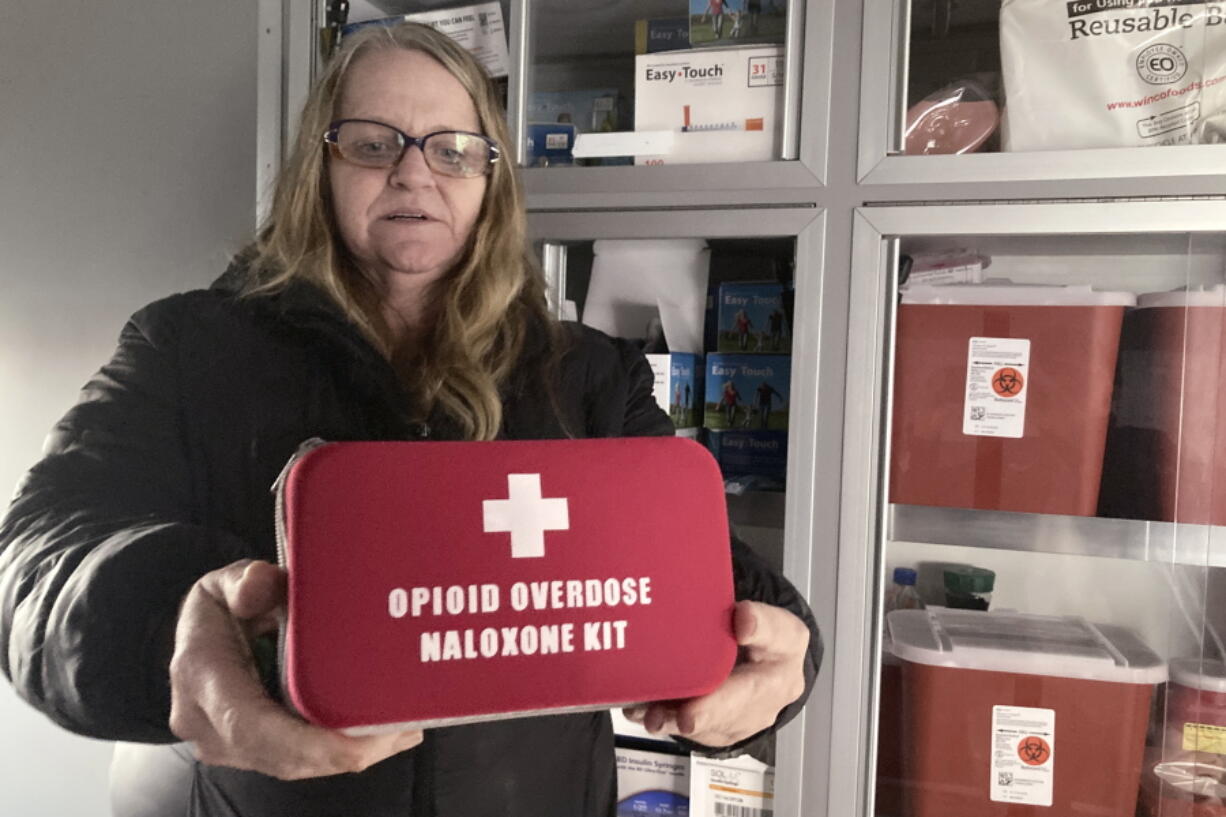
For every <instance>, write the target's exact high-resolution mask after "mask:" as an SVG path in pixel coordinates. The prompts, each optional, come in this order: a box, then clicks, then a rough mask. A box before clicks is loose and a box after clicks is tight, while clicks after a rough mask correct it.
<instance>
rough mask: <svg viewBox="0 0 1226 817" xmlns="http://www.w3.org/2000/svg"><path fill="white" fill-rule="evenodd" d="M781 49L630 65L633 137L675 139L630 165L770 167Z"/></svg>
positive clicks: (668, 57) (779, 107)
mask: <svg viewBox="0 0 1226 817" xmlns="http://www.w3.org/2000/svg"><path fill="white" fill-rule="evenodd" d="M783 73H784V64H783V48H782V46H755V47H747V48H698V49H688V50H684V51H665V52H661V53H658V54H640V55H638V56H637V57H635V79H634V94H635V96H634V129H635V130H636V131H672V132H674V134H675V137H674V141H673V148H672V150H671V152H669V153H668V154H666V155H652V156H636V157H635V164H648V165H662V164H674V163H685V164H695V163H706V162H754V161H763V162H765V161H769V160H771V159H773V158H775V157H776V156H777V155H778V153H779V148H778V144H777V142H778V137H779V130H780V123H781V122H782V112H783Z"/></svg>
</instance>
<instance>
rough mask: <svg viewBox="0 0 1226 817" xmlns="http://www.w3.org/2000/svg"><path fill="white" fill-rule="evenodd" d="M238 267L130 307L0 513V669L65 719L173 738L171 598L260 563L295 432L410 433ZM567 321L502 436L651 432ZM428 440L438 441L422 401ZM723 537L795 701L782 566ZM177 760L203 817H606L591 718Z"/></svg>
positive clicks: (302, 303) (639, 403) (321, 335)
mask: <svg viewBox="0 0 1226 817" xmlns="http://www.w3.org/2000/svg"><path fill="white" fill-rule="evenodd" d="M241 279H242V273H241V271H240V270H238V269H232V270H231V271H230V272H229V273H228V274H227V275H226V276H223V278H222V279H221V280H220V281H218V283H217V284H215V285H214V286H213V287H212V288H211V289H209V290H201V291H195V292H188V293H185V294H182V295H177V296H174V297H171V298H167V299H165V300H162V301H158V302H156V303H154V304H152V305H150V306H148V307H146V308H144V309H143V310H141V311H140V312H138V313H137V314H136V315H134V316H133V317H132V319H131V321H130V322H129V323H128V324H127V326H125V327H124V329H123V332H122V334H121V336H120V343H119V348H118V350H117V351H116V352H115V355H114V357H113V358H112V360H111V361H110V363H109V364H107V365H106V366H105V367H104V368H103V369H102V370H101V371H100V372H99V373H98V374H97V375H96V376H95V377H94V378H93V379H92V380H91V381H90V382H89V384H88V385H87V386H86V387H85V389H84V391H83V393H82V395H81V399H80V402H79V403H78V404H77V405H76V406H75V407H74V408H72V409H71V410H70V411H69V412H68V414H67V415H66V416H65V417H64V418H63V420H61V421H60V422H59V423H58V424H57V425H56V427H55V429H54V430H53V432H52V434H51V436H50V438H49V440H48V442H47V446H46V456H45V458H44V459H43V460H42V461H40V462H39V463H38V464H37V465H35V466H34V468H33V469H31V471H30V472H29V474H27V476H26V477H25V479H24V480H23V481H22V483H21V484H20V486H19V489H18V492H17V494H16V497H15V499H14V500H13V503H12V506H11V507H10V509H9V512H8V515H7V516H6V518H5V519H4V521H3V524H2V525H0V637H2V643H3V647H4V649H3V652H0V668H2V669H3V670H4V672H5V674H6V675H8V677H9V678H10V679H11V680H12V682H13V684H14V685H15V686H16V688H17V691H18V693H19V694H20V695H21V696H22V697H23V698H25V699H26V700H27V701H29V702H30V703H31V704H32V705H33V706H35V707H36V708H38V709H39V710H41V711H42V712H44V713H46V714H47V715H48V716H49V717H50V718H51V719H52V720H54V721H55V722H56V723H58V724H60V725H62V726H64V727H66V728H68V729H70V730H72V731H74V732H78V733H80V734H83V735H90V736H94V737H99V738H106V739H115V740H127V741H141V742H150V743H159V742H161V743H165V742H171V741H173V740H175V738H174V736H173V735H172V734H171V732H170V731H169V729H168V727H167V720H168V714H169V709H170V691H169V685H168V681H167V667H168V664H169V658H170V653H171V650H172V633H173V625H174V621H175V617H176V614H177V609H178V604H179V602H180V600H181V599H182V597H183V596H184V594H185V593H186V592H187V590H188V589H189V587H190V586H191V585H192V584H193V583H194V582H195V581H196V580H197V579H198V578H199V577H200V576H201V575H203V574H204V573H206V572H208V571H210V570H213V569H215V568H218V567H221V566H223V565H226V564H228V563H230V562H232V561H235V560H237V559H241V558H245V557H253V558H257V559H267V560H270V561H275V558H276V557H275V545H274V531H273V497H272V494H271V493H270V491H269V487H270V486H271V485H272V484H273V481H274V479H275V478H276V476H277V474H278V471H279V470H280V469H281V467H282V466H283V465H284V464H285V462H286V460H287V459H288V458H289V457H290V455H291V454H292V453H293V452H294V450H295V448H296V447H297V446H298V444H299V443H300V442H301V441H302V440H304V439H306V438H309V437H322V438H323V439H327V440H355V439H367V440H379V439H388V440H391V439H413V438H420V437H421V436H423V433H425V432H426V431H427V429H424V428H423V427H422V426H421V425H420V424H418V425H414V424H412V423H410V422H409V421H408V419H407V418H406V415H405V407H406V406H407V404H408V401H407V400H406V399H405V394H404V392H403V390H402V388H401V386H400V385H399V382H398V381H397V379H396V377H395V375H394V374H393V371H392V369H391V367H390V366H389V365H388V364H387V363H386V361H385V360H384V359H383V358H382V357H381V356H380V355H379V354H378V353H377V352H376V351H375V350H374V348H373V347H372V346H371V345H370V344H369V343H367V342H366V341H365V340H364V338H363V337H362V336H361V334H360V333H359V332H358V331H357V330H356V329H354V328H353V327H352V325H350V324H349V323H348V322H347V321H345V320H344V318H343V317H342V316H341V315H340V314H339V312H338V310H336V308H335V307H334V306H333V305H332V304H331V302H330V301H329V300H328V299H327V298H326V297H325V296H323V295H322V293H320V292H319V291H318V290H316V289H314V288H313V287H311V286H308V285H296V286H294V287H292V288H290V289H288V290H286V291H285V292H283V293H281V294H279V295H276V296H262V297H255V298H240V297H238V296H237V294H236V290H237V288H238V286H239V284H240V283H241ZM566 336H567V337H568V338H569V343H568V346H567V351H566V353H565V355H564V356H563V358H562V360H561V363H560V365H559V366H558V367H557V378H558V379H557V382H558V384H559V387H558V389H557V397H556V399H555V400H550V399H549V398H548V397H547V396H546V390H545V389H543V388H541V386H540V384H539V382H537V378H536V377H534V376H532V375H531V372H533V371H534V370H535V368H536V367H535V365H534V361H536V360H537V358H538V357H539V355H540V354H541V353H542V351H543V350H544V348H545V344H544V343H543V342H542V340H541V338H536V339H535V340H534V341H533V342H530V343H529V344H528V349H527V350H526V351H525V365H524V366H523V367H521V370H520V371H521V374H519V375H518V376H517V377H515V378H513V379H512V382H511V383H510V384H509V385H508V386H507V387H506V389H505V390H504V403H505V421H504V426H503V432H502V433H503V436H505V437H507V438H513V439H527V438H549V437H562V436H565V432H564V429H563V425H562V424H560V423H559V417H558V412H559V410H560V411H561V413H562V414H563V415H564V416H565V417H566V420H567V426H566V427H567V428H569V429H571V430H572V431H573V432H574V433H575V434H577V435H583V436H590V437H602V436H630V435H652V434H668V433H671V431H672V427H671V425H670V422H669V419H668V417H667V415H666V414H665V413H664V412H663V411H661V410H660V409H659V408H658V407H657V405H656V403H655V401H654V399H653V397H652V374H651V371H650V369H649V367H648V365H647V363H646V361H645V360H644V358H643V357H642V355H641V354H639V353H638V352H637V351H635V350H634V349H633V348H632V347H631V346H629V345H627V344H625V343H624V342H621V341H617V340H613V339H610V338H608V337H606V336H604V335H602V334H600V333H598V332H595V331H593V330H590V329H586V328H582V327H578V326H570V325H568V326H567V327H566ZM428 434H429V436H430V437H431V438H433V439H454V438H456V436H457V432H456V430H455V428H454V427H453V426H452V425H451V424H449V423H448V422H447V421H446V419H445V418H443V417H437V416H436V417H431V418H430V420H429V422H428ZM733 547H734V576H735V583H736V591H737V595H738V597H739V598H752V599H758V600H761V601H767V602H771V603H774V604H778V605H782V606H785V607H787V608H789V609H791V610H792V611H794V612H795V613H797V614H798V615H801V616H802V617H803V618H804V619H805V620H806V622H807V623H808V624H809V626H810V629H811V631H812V638H811V641H810V653H809V660H808V662H807V665H806V670H805V673H806V681H807V688H806V695H807V692H808V688H811V687H812V683H813V679H814V677H815V675H816V672H817V666H818V663H819V662H820V659H821V642H820V638H819V636H818V633H817V629H816V626H815V624H814V623H813V618H812V615H811V613H810V612H809V610H808V607H807V606H806V605H805V603H804V601H803V600H802V599H801V598H800V597H799V595H798V594H797V593H796V591H795V590H794V589H793V588H792V587H791V585H789V584H788V583H787V582H786V581H785V580H784V579H783V578H782V577H781V576H779V575H777V574H776V573H774V572H772V571H771V570H770V569H769V568H768V567H767V566H766V565H765V564H764V563H762V562H761V560H759V559H757V558H756V557H755V556H754V555H753V554H752V553H750V552H749V551H748V550H747V549H745V548H744V546H743V545H740V544H739V543H735V542H734V546H733ZM801 700H802V701H803V698H802V699H801ZM799 706H800V704H799V703H797V704H795V705H793V706H791V707H789V708H788V709H787V710H786V711H785V712H784V713H783V714H782V715H781V717H780V721H779V724H781V723H782V722H784V721H786V720H787V719H788V718H790V717H791V716H792V715H794V714H795V712H796V711H797V710H798V709H799ZM777 725H778V724H777ZM746 743H748V742H746ZM193 775H194V779H193V781H192V787H191V788H192V791H191V801H192V810H191V812H190V813H192V814H199V815H210V816H212V815H242V817H264V815H287V817H288V815H294V817H310V815H329V817H332V816H333V815H359V814H360V815H363V817H384V815H387V817H391V815H397V817H404V815H409V814H412V815H434V814H438V815H445V817H455V816H457V815H459V816H461V817H483V816H484V815H524V816H525V817H527V816H528V815H531V816H532V817H552V816H553V815H558V816H559V817H562V815H567V816H568V817H569V816H570V815H576V816H577V815H611V814H612V813H613V801H614V793H615V772H614V766H613V736H612V731H611V727H610V722H609V717H608V714H607V713H604V712H597V713H589V714H577V715H558V716H549V717H538V718H527V719H519V720H511V721H501V722H495V723H489V724H476V725H469V726H460V727H454V728H445V729H437V730H431V731H428V732H427V735H426V740H425V743H424V744H423V745H422V746H420V747H418V748H416V749H414V750H411V751H409V752H405V753H402V754H401V755H398V756H396V757H392V758H389V759H388V760H386V761H384V762H382V763H380V764H377V765H376V766H374V767H372V768H370V769H368V770H367V771H365V772H363V773H360V774H351V775H339V776H336V777H328V778H320V779H315V780H308V781H302V782H294V783H288V782H282V781H278V780H275V779H272V778H269V777H265V776H263V775H259V774H256V773H252V772H243V771H237V770H234V769H229V768H221V767H208V766H203V765H201V764H199V763H197V764H195V769H194V770H193Z"/></svg>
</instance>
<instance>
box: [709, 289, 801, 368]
mask: <svg viewBox="0 0 1226 817" xmlns="http://www.w3.org/2000/svg"><path fill="white" fill-rule="evenodd" d="M716 322H717V323H716V326H717V330H716V331H717V332H718V333H719V334H718V337H717V339H716V350H717V351H720V352H739V353H741V354H774V355H777V354H787V353H788V352H790V351H792V327H791V326H789V325H788V321H787V316H786V314H785V313H784V310H783V287H782V286H781V285H780V284H771V283H760V284H759V283H753V284H722V285H721V286H720V288H719V298H718V302H717V305H716Z"/></svg>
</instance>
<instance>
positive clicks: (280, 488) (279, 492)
mask: <svg viewBox="0 0 1226 817" xmlns="http://www.w3.org/2000/svg"><path fill="white" fill-rule="evenodd" d="M327 444H328V441H327V440H323V439H320V438H319V437H311V438H310V439H308V440H304V441H303V442H302V443H301V444H300V445H299V446H298V450H297V451H295V452H294V455H293V456H292V457H290V458H289V462H287V463H285V467H284V468H282V469H281V473H280V474H277V479H276V481H275V482H273V484H272V492H273V494H274V495H275V496H276V498H277V499H276V521H275V524H276V535H277V564H278V565H279V566H280V567H281V569H282V570H284V569H285V568H286V566H287V546H286V542H285V538H286V537H285V482H286V479H287V478H288V477H289V472H290V469H292V468H293V467H294V465H295V464H296V463H297V462H298V461H299V460H300V459H302V458H303V457H305V456H306V455H307V454H309V453H311V452H312V451H314V450H315V449H316V448H320V447H322V446H325V445H327Z"/></svg>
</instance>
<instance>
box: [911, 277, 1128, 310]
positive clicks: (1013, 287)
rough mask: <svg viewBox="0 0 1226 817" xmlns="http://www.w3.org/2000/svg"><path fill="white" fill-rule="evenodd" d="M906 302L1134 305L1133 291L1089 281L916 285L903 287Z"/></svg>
mask: <svg viewBox="0 0 1226 817" xmlns="http://www.w3.org/2000/svg"><path fill="white" fill-rule="evenodd" d="M902 302H903V303H904V304H928V305H934V304H935V305H943V306H1133V305H1134V304H1136V302H1137V297H1136V296H1135V295H1133V294H1132V293H1131V292H1096V291H1095V290H1094V289H1092V288H1091V287H1090V286H1089V285H1087V284H1078V285H1074V286H1065V287H1059V286H1027V285H1025V284H1000V283H995V284H954V285H948V286H938V285H931V284H916V285H915V286H908V287H907V288H906V289H905V290H903V296H902Z"/></svg>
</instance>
